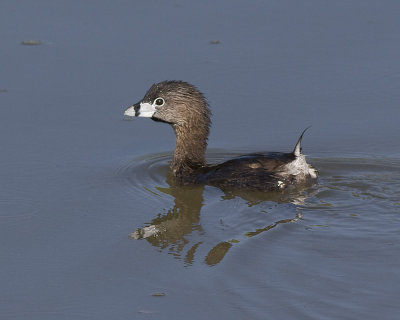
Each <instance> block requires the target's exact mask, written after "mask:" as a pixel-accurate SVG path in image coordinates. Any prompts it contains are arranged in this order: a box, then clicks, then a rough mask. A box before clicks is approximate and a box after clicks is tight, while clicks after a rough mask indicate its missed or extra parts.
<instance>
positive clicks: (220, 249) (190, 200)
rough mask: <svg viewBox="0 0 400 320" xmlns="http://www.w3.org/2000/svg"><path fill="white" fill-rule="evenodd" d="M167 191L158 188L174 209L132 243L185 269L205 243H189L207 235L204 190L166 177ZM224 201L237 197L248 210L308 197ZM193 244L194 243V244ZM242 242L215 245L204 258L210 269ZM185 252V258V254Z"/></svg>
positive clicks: (227, 193) (272, 195)
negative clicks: (193, 237) (170, 199)
mask: <svg viewBox="0 0 400 320" xmlns="http://www.w3.org/2000/svg"><path fill="white" fill-rule="evenodd" d="M166 183H167V185H168V187H156V189H157V190H158V191H160V192H162V193H164V194H168V195H170V196H172V197H173V198H174V205H173V207H172V208H170V209H168V210H167V212H165V213H159V212H158V213H157V215H156V217H155V218H154V219H153V220H152V221H151V222H150V224H149V226H146V227H143V228H138V229H136V230H135V231H134V232H132V233H131V234H130V237H131V238H132V239H136V240H139V239H146V240H147V241H148V242H149V243H150V244H152V245H153V246H155V247H157V248H159V249H160V250H167V251H168V253H169V254H172V255H174V256H175V257H177V258H182V256H183V260H184V263H185V264H186V265H191V264H193V262H194V259H195V256H196V252H197V251H198V249H199V247H200V246H201V244H202V243H203V241H190V239H188V237H189V236H190V235H191V234H192V233H194V232H195V231H197V232H198V233H199V234H200V235H201V236H202V237H205V233H204V231H203V228H202V226H201V224H200V212H201V208H202V207H203V204H204V199H203V191H204V186H201V185H196V186H182V185H180V184H179V183H177V182H176V180H175V178H174V177H173V176H172V174H168V175H167V179H166ZM222 191H224V195H223V196H222V200H230V199H234V198H236V197H240V198H242V199H244V200H245V201H246V202H247V204H248V206H254V205H257V204H259V203H261V202H263V201H273V202H275V203H294V204H301V203H304V200H305V199H306V196H305V193H304V192H302V191H301V190H296V192H295V191H293V192H292V193H290V192H268V193H266V192H254V191H253V192H246V191H245V190H222ZM300 218H301V215H300V214H299V213H298V214H297V215H296V216H294V217H293V218H291V219H283V220H279V221H275V222H274V223H272V224H269V225H267V226H265V227H263V228H258V229H255V230H249V231H248V232H245V234H243V236H245V237H253V236H256V235H258V234H260V233H262V232H265V231H268V230H270V229H272V228H274V227H276V226H277V225H279V224H282V223H290V222H295V221H298V220H299V219H300ZM193 242H194V243H193ZM237 242H239V241H238V240H235V239H232V240H229V241H222V242H219V243H216V244H215V245H214V246H213V247H212V249H211V250H209V252H208V253H207V254H206V255H205V258H204V262H205V263H206V264H207V265H210V266H212V265H216V264H218V263H219V262H220V261H222V259H223V258H224V257H225V255H226V254H227V252H228V251H229V250H230V249H231V248H232V246H233V245H234V244H235V243H237ZM184 251H186V253H185V254H183V252H184Z"/></svg>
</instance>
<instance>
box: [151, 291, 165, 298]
mask: <svg viewBox="0 0 400 320" xmlns="http://www.w3.org/2000/svg"><path fill="white" fill-rule="evenodd" d="M152 296H153V297H164V296H165V293H164V292H154V293H153V294H152Z"/></svg>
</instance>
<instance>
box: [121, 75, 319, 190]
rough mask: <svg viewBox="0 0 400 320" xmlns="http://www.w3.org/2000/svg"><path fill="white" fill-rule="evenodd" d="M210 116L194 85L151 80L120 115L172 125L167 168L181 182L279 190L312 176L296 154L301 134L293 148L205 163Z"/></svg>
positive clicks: (308, 166)
mask: <svg viewBox="0 0 400 320" xmlns="http://www.w3.org/2000/svg"><path fill="white" fill-rule="evenodd" d="M210 115H211V112H210V109H209V108H208V104H207V101H206V99H205V98H204V96H203V94H202V93H201V92H200V91H199V90H197V88H196V87H195V86H193V85H191V84H189V83H187V82H183V81H164V82H160V83H157V84H154V85H153V86H152V87H151V88H150V89H149V91H147V93H146V95H145V96H144V98H143V99H142V100H141V101H140V102H138V103H136V104H134V105H133V106H131V107H129V108H128V109H126V110H125V116H128V117H147V118H151V119H152V120H155V121H161V122H165V123H168V124H170V125H171V126H172V128H173V129H174V131H175V134H176V147H175V151H174V157H173V160H172V163H171V169H172V172H173V174H174V176H175V177H176V178H177V179H179V180H180V181H181V182H182V183H184V184H190V183H202V184H209V185H215V186H218V187H221V188H226V187H233V188H248V189H257V190H282V189H285V188H286V187H288V186H291V185H298V184H304V183H308V182H312V181H313V180H315V179H316V177H317V172H316V170H315V169H314V168H312V167H311V166H310V165H308V164H307V162H306V159H305V157H304V155H303V154H302V153H301V139H302V137H303V134H304V132H303V134H301V136H300V138H299V140H298V142H297V144H296V146H295V148H294V150H293V152H290V153H282V152H269V153H255V154H248V155H244V156H240V157H237V158H234V159H232V160H228V161H226V162H223V163H221V164H218V165H213V166H210V165H207V164H206V160H205V152H206V147H207V138H208V134H209V129H210V124H211V120H210Z"/></svg>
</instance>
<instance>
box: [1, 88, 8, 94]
mask: <svg viewBox="0 0 400 320" xmlns="http://www.w3.org/2000/svg"><path fill="white" fill-rule="evenodd" d="M7 92H8V90H7V89H0V93H7Z"/></svg>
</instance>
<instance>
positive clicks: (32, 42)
mask: <svg viewBox="0 0 400 320" xmlns="http://www.w3.org/2000/svg"><path fill="white" fill-rule="evenodd" d="M21 44H22V45H23V46H40V45H41V44H42V41H40V40H25V41H21Z"/></svg>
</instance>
